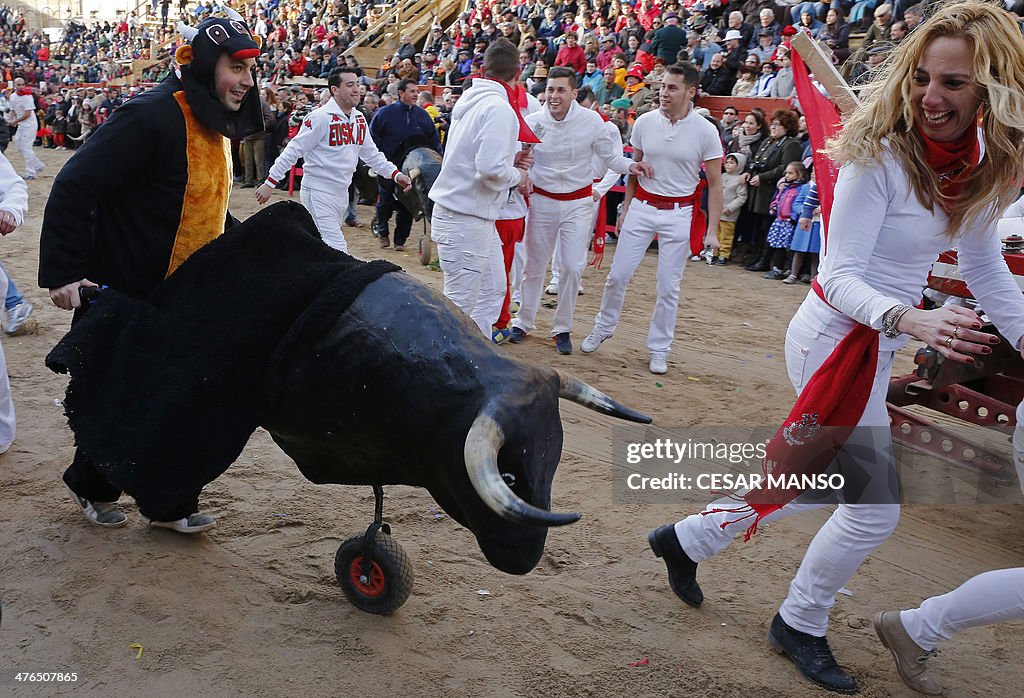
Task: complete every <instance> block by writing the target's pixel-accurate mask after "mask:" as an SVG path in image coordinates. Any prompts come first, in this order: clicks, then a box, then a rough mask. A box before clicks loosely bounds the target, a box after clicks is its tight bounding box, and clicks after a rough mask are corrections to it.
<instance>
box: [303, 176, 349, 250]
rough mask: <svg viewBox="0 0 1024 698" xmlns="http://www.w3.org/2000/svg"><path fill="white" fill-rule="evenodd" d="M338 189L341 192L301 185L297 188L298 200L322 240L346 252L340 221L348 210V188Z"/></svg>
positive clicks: (346, 244) (346, 245) (346, 246)
mask: <svg viewBox="0 0 1024 698" xmlns="http://www.w3.org/2000/svg"><path fill="white" fill-rule="evenodd" d="M338 191H340V192H343V194H337V193H333V192H326V191H317V190H315V189H310V188H309V187H302V189H300V190H299V201H301V202H302V205H303V206H305V207H306V210H307V211H309V215H311V216H313V221H314V222H315V223H316V229H317V230H319V231H320V237H321V238H323V241H324V242H326V243H327V244H328V245H330V246H331V247H333V248H334V249H336V250H340V251H341V252H348V243H347V242H345V236H344V235H343V234H342V232H341V221H342V219H343V218H344V217H345V212H346V211H347V210H348V188H344V189H339V190H338Z"/></svg>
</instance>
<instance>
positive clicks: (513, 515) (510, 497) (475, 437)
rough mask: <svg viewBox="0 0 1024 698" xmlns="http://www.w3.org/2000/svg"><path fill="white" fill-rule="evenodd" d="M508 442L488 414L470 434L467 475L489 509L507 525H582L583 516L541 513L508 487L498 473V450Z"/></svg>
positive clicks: (471, 428)
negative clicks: (577, 522)
mask: <svg viewBox="0 0 1024 698" xmlns="http://www.w3.org/2000/svg"><path fill="white" fill-rule="evenodd" d="M504 442H505V434H504V433H502V431H501V427H500V426H498V423H497V422H495V421H494V419H493V418H491V417H490V416H489V415H486V414H480V415H478V416H477V418H476V419H475V420H474V421H473V426H472V427H470V429H469V433H468V434H466V447H465V450H464V452H463V453H464V455H465V459H466V473H467V474H468V475H469V480H470V482H472V483H473V489H474V490H476V493H477V494H478V495H480V499H482V500H483V501H484V504H486V505H487V508H488V509H490V510H491V511H493V512H494V513H495V514H497V515H498V516H500V517H501V518H503V519H505V520H506V521H511V522H512V523H517V524H521V525H524V526H564V525H565V524H571V523H575V522H576V521H579V520H580V515H579V514H556V513H554V512H551V511H547V510H545V509H539V508H537V507H535V506H533V505H532V504H529V503H528V502H525V501H523V500H522V499H521V498H520V497H519V496H518V495H516V493H515V492H513V491H512V490H511V488H510V487H509V486H508V485H506V484H505V481H504V480H503V479H502V478H501V473H500V472H499V471H498V450H499V449H500V448H501V445H502V444H503V443H504Z"/></svg>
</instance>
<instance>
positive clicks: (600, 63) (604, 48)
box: [597, 36, 619, 70]
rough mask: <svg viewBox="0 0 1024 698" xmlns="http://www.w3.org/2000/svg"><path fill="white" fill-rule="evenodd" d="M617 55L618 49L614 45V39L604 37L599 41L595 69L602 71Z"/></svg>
mask: <svg viewBox="0 0 1024 698" xmlns="http://www.w3.org/2000/svg"><path fill="white" fill-rule="evenodd" d="M618 53H619V47H618V46H616V45H615V38H614V37H612V36H606V37H604V38H602V39H601V50H600V51H599V52H598V54H597V67H598V68H600V69H601V70H604V69H605V68H607V67H608V66H610V65H611V64H612V59H613V58H614V57H615V55H616V54H618Z"/></svg>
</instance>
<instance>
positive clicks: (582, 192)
mask: <svg viewBox="0 0 1024 698" xmlns="http://www.w3.org/2000/svg"><path fill="white" fill-rule="evenodd" d="M533 193H534V194H540V195H541V196H546V197H547V198H549V199H554V200H555V201H576V200H578V199H585V198H587V197H588V196H593V195H594V187H593V185H591V184H588V185H587V186H585V187H580V188H579V189H577V190H576V191H568V192H565V193H564V194H556V193H555V192H553V191H545V190H543V189H541V188H540V187H538V186H537V185H536V184H535V185H533Z"/></svg>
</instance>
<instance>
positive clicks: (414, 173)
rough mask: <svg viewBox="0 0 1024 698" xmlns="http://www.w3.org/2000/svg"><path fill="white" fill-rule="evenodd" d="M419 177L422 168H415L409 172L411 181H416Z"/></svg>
mask: <svg viewBox="0 0 1024 698" xmlns="http://www.w3.org/2000/svg"><path fill="white" fill-rule="evenodd" d="M419 176H420V168H418V167H414V168H412V169H411V170H409V179H416V178H417V177H419Z"/></svg>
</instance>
